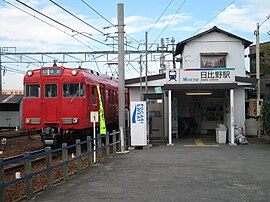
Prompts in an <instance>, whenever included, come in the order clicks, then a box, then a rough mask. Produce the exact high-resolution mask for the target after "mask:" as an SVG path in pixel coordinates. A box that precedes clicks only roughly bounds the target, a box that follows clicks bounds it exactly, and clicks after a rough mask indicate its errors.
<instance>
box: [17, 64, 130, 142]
mask: <svg viewBox="0 0 270 202" xmlns="http://www.w3.org/2000/svg"><path fill="white" fill-rule="evenodd" d="M98 86H99V89H100V94H101V100H102V102H103V103H102V104H103V108H104V116H105V122H106V127H107V129H108V131H111V130H112V129H118V82H117V81H116V80H115V79H112V78H109V77H107V76H104V75H103V76H102V75H99V74H98V73H97V72H94V71H92V70H88V69H81V68H76V69H72V68H66V67H63V66H57V65H56V64H55V65H53V66H51V67H42V68H41V69H36V70H29V71H27V73H26V75H25V76H24V98H23V113H22V114H23V116H22V120H23V126H24V129H28V130H41V139H42V141H43V142H44V144H45V145H59V144H60V143H63V142H67V143H70V142H74V140H75V139H77V138H78V139H79V138H85V137H86V136H87V135H91V133H92V127H93V123H92V122H91V119H90V114H91V111H99V106H100V103H99V96H98V91H97V88H98ZM125 94H126V95H125V97H126V103H127V104H126V108H128V103H129V100H128V91H127V90H126V93H125ZM98 126H99V124H98V123H97V130H98Z"/></svg>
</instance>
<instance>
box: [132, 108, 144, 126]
mask: <svg viewBox="0 0 270 202" xmlns="http://www.w3.org/2000/svg"><path fill="white" fill-rule="evenodd" d="M144 111H145V106H144V104H136V105H135V107H134V111H133V114H132V123H144V121H145V117H144Z"/></svg>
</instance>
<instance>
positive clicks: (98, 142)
mask: <svg viewBox="0 0 270 202" xmlns="http://www.w3.org/2000/svg"><path fill="white" fill-rule="evenodd" d="M100 136H101V135H100V134H98V135H97V148H96V149H97V150H98V160H97V162H100V161H101V159H102V148H101V137H100Z"/></svg>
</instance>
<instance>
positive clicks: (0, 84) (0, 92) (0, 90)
mask: <svg viewBox="0 0 270 202" xmlns="http://www.w3.org/2000/svg"><path fill="white" fill-rule="evenodd" d="M1 58H2V48H1V47H0V95H2V90H3V89H2V61H1Z"/></svg>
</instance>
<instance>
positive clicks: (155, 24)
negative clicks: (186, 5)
mask: <svg viewBox="0 0 270 202" xmlns="http://www.w3.org/2000/svg"><path fill="white" fill-rule="evenodd" d="M172 2H173V0H171V1H170V2H169V4H168V5H167V7H166V8H165V9H164V11H163V12H162V13H161V15H160V16H159V18H158V19H157V20H156V22H155V23H154V24H153V25H152V26H151V27H150V29H149V30H148V33H149V32H150V31H151V30H152V28H153V27H154V26H155V25H156V24H157V23H158V21H159V20H160V18H161V17H162V16H163V15H164V13H165V12H166V11H167V9H168V8H169V6H170V5H171V3H172Z"/></svg>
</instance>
